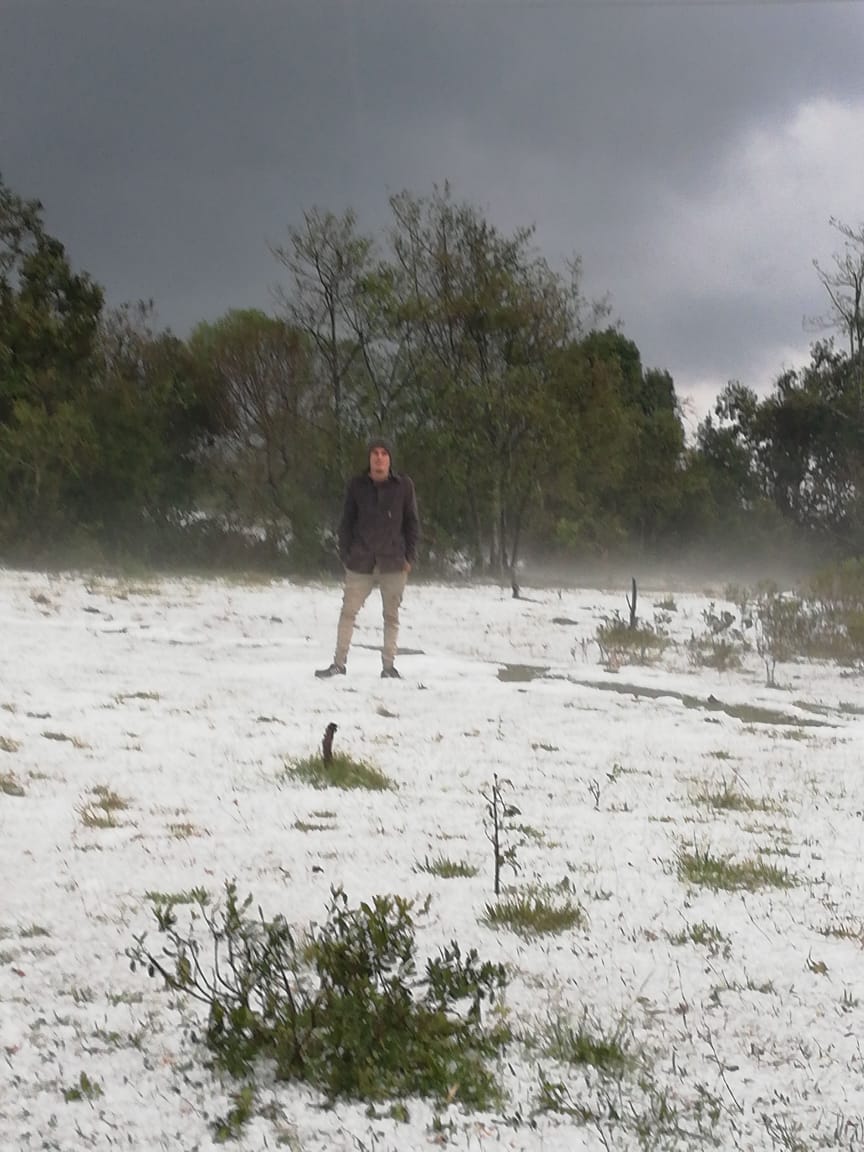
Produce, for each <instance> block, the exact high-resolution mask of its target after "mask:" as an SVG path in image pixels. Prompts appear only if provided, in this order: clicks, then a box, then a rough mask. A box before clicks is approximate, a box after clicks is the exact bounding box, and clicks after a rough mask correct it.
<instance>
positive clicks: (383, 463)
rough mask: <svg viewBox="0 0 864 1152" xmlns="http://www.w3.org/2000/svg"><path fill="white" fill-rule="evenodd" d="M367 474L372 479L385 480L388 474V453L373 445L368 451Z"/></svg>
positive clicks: (384, 449)
mask: <svg viewBox="0 0 864 1152" xmlns="http://www.w3.org/2000/svg"><path fill="white" fill-rule="evenodd" d="M369 475H370V476H371V477H372V479H373V480H386V479H387V477H388V476H389V475H390V453H389V452H388V451H387V449H386V448H379V447H375V448H373V449H372V450H371V452H370V453H369Z"/></svg>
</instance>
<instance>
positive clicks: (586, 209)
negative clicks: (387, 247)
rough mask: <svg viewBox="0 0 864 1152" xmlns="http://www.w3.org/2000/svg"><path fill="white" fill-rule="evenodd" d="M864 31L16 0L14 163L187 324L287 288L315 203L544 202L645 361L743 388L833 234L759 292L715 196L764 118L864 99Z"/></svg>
mask: <svg viewBox="0 0 864 1152" xmlns="http://www.w3.org/2000/svg"><path fill="white" fill-rule="evenodd" d="M862 48H864V13H862V9H861V8H860V7H859V6H857V5H855V4H845V5H844V4H839V3H838V4H830V3H824V2H820V3H818V4H817V3H809V4H807V3H802V4H792V5H781V4H768V5H766V4H754V5H751V6H748V5H744V4H734V5H731V6H729V5H725V6H724V5H722V4H710V5H707V6H706V5H700V4H699V3H698V2H694V4H693V5H691V6H682V5H668V6H663V5H657V4H650V5H649V6H647V7H642V8H640V7H639V5H638V4H635V3H634V4H623V5H622V4H618V3H616V2H615V0H609V2H608V3H607V4H606V5H605V6H600V5H597V4H588V5H584V4H579V3H578V0H577V2H576V3H567V2H566V0H561V2H560V3H549V4H543V3H535V2H532V0H524V2H521V3H520V2H507V0H502V2H501V3H493V2H492V0H486V2H482V0H462V2H458V0H454V2H446V0H445V2H440V0H427V2H423V3H421V2H412V0H393V2H383V0H341V2H340V0H314V2H313V0H307V2H304V3H291V2H280V3H275V2H266V3H265V2H263V0H252V2H249V3H241V2H240V0H236V2H233V3H227V2H220V0H208V2H206V3H205V2H203V0H200V2H193V0H185V2H184V0H171V2H169V0H150V2H149V3H146V4H145V3H143V2H141V3H137V2H134V0H125V2H124V0H114V2H111V3H109V2H108V0H104V2H96V0H78V2H76V3H70V2H69V0H3V3H2V7H0V109H2V113H0V173H2V175H3V177H4V179H5V180H6V182H7V183H8V184H9V185H10V186H11V187H12V188H13V189H14V190H15V191H18V192H20V193H22V194H24V195H27V196H36V197H38V198H40V199H41V200H42V201H43V202H44V204H45V207H46V216H47V220H48V224H49V227H50V228H51V229H52V230H53V231H54V232H55V233H56V234H57V235H58V236H59V237H60V238H61V239H62V240H63V241H64V243H66V245H67V247H68V249H69V251H70V253H71V254H72V256H73V258H74V260H75V261H76V262H77V263H78V264H79V265H81V266H83V267H85V268H87V269H88V270H89V271H90V272H91V273H92V274H93V275H94V276H96V278H97V279H99V280H100V281H101V282H102V283H103V284H105V285H106V287H107V288H108V291H109V296H110V298H111V300H112V301H114V302H119V301H121V300H125V299H137V298H139V297H151V296H152V297H154V298H155V300H156V302H157V305H158V308H159V314H160V317H161V319H162V320H163V321H164V322H165V323H168V324H171V325H172V326H174V327H175V328H177V329H178V330H180V331H185V330H187V329H188V327H189V326H191V325H192V324H193V323H194V322H195V321H197V320H199V319H212V318H214V317H215V316H217V315H219V314H220V313H221V312H223V311H225V310H226V309H227V308H229V307H237V306H245V305H259V306H263V307H270V306H271V298H270V295H269V289H270V287H271V285H272V284H273V283H274V282H276V281H277V280H278V279H279V276H280V271H279V268H278V265H277V264H276V262H275V261H274V259H273V257H272V255H271V254H270V252H269V250H268V244H271V243H274V242H279V241H280V240H282V239H283V238H284V234H285V229H286V227H287V226H288V225H289V224H291V223H295V222H297V221H298V219H299V217H300V215H301V213H302V211H303V210H304V209H307V208H310V207H312V206H313V205H319V206H321V207H325V208H332V209H334V210H341V209H343V208H345V207H348V206H352V207H354V208H355V209H356V210H357V211H358V214H359V217H360V220H361V223H362V224H363V225H364V226H366V227H370V228H375V229H377V228H380V227H382V226H384V225H385V223H386V220H387V197H388V195H389V194H391V193H393V192H396V191H399V190H401V189H402V188H404V187H408V188H410V189H411V190H412V191H415V192H418V193H421V194H423V193H427V192H429V191H430V190H431V187H432V184H433V183H434V182H438V183H441V182H443V181H444V180H445V179H449V180H450V181H451V182H452V185H453V188H454V192H455V193H456V195H457V196H459V197H464V198H467V199H470V200H472V201H474V202H476V203H478V204H479V205H480V206H481V207H483V208H484V209H486V210H487V211H488V212H489V213H490V215H491V216H492V218H493V219H494V220H495V221H496V222H498V223H500V224H501V225H502V226H503V227H505V228H512V227H516V226H518V225H522V224H530V223H536V225H537V242H538V244H539V245H540V246H541V248H542V249H543V251H544V252H545V253H546V254H547V255H548V256H549V257H550V259H551V260H552V261H553V262H555V261H558V260H560V259H563V258H564V257H567V256H570V255H573V254H581V255H582V256H583V258H584V266H585V273H586V287H588V288H589V289H590V290H591V291H592V292H594V293H595V294H598V295H599V294H602V293H604V292H606V291H608V292H610V293H611V295H612V299H613V303H614V305H615V312H616V314H617V315H618V316H620V318H621V319H622V321H623V323H624V328H625V332H627V334H629V335H631V336H632V337H633V338H634V339H635V340H636V341H637V343H638V344H639V346H640V348H642V349H643V354H644V357H645V359H646V362H648V363H650V364H655V365H658V366H664V367H670V369H672V370H673V372H674V374H675V375H676V380H678V381H679V387H681V388H683V389H684V390H685V391H686V389H687V386H688V381H689V380H693V381H696V382H704V381H708V380H715V379H716V380H717V381H718V387H719V386H722V383H723V382H724V381H725V379H726V378H729V377H731V376H738V375H745V376H746V373H747V371H748V370H750V369H752V367H753V365H756V364H760V363H764V362H765V360H766V356H768V357H769V358H770V353H771V350H772V349H773V348H780V347H782V346H789V345H791V344H793V343H795V342H796V340H797V341H799V342H800V343H803V344H806V339H804V338H803V337H802V333H801V324H800V318H801V314H802V313H803V312H804V311H807V310H810V311H813V310H814V309H815V302H816V300H817V299H818V285H817V283H816V281H815V277H814V276H813V275H812V270H811V269H810V268H809V261H810V257H811V256H814V255H819V256H824V254H825V250H824V245H825V244H826V243H830V236H828V235H827V234H826V233H825V231H824V230H823V231H822V232H821V233H819V234H817V232H818V229H817V228H816V225H815V223H814V231H813V235H812V237H810V236H805V237H801V238H800V241H799V242H800V246H801V247H800V251H798V249H797V248H796V253H795V257H796V259H798V262H799V263H800V265H801V277H800V279H798V278H796V277H792V278H789V277H786V279H785V281H783V280H781V282H780V283H779V284H775V285H773V286H772V287H771V289H770V292H766V291H765V290H764V286H763V290H762V291H760V290H758V289H759V284H758V278H756V279H755V280H754V277H753V276H752V275H751V270H750V269H748V268H747V267H746V266H745V265H746V246H744V247H745V251H744V252H743V253H742V252H740V251H739V250H738V249H739V247H740V246H739V245H738V244H737V243H736V242H735V237H736V235H737V228H736V219H735V213H734V211H732V212H731V214H730V219H729V220H728V221H725V220H724V221H723V227H724V228H726V229H727V232H725V233H724V232H723V230H722V228H721V227H719V225H718V226H714V227H712V228H711V229H708V230H706V232H705V233H704V235H703V232H702V230H701V225H700V222H699V221H700V211H701V206H702V205H703V204H706V205H712V206H713V207H712V208H711V211H712V212H713V213H714V215H715V217H716V215H717V202H718V195H719V196H720V198H721V202H722V198H723V197H724V196H725V197H726V198H727V199H728V202H729V203H730V204H734V203H735V202H736V197H737V195H738V194H739V191H740V189H738V188H737V187H735V186H734V180H732V181H730V176H729V171H730V169H729V167H728V166H729V164H730V163H732V162H733V159H734V157H735V155H736V150H737V149H738V148H739V146H740V142H741V141H742V140H743V139H745V138H746V136H747V134H748V133H752V132H753V131H756V130H758V131H762V132H764V133H766V134H767V135H768V136H769V137H770V135H771V133H772V131H774V130H775V129H776V130H778V131H779V130H780V129H781V127H782V125H783V124H784V123H785V122H787V121H788V120H789V119H790V118H792V117H794V115H795V112H796V110H797V108H798V107H799V106H800V105H801V104H802V103H804V102H806V101H813V100H814V99H817V98H821V99H824V100H829V101H835V102H837V103H838V104H843V103H844V102H847V103H848V102H854V101H860V100H861V99H862V86H861V83H860V80H859V76H860V59H861V54H862ZM733 170H734V171H739V169H735V168H734V167H733ZM853 175H854V174H853ZM742 179H746V175H745V177H742ZM816 179H817V180H818V179H819V176H818V174H817V176H816ZM847 179H848V175H847ZM858 179H859V183H858V192H859V193H864V175H861V173H860V170H859V173H858ZM724 181H725V182H727V184H728V187H726V186H724ZM766 183H767V182H766ZM718 189H719V190H720V191H719V192H718ZM834 191H835V189H832V188H831V182H830V180H826V188H825V202H824V211H822V212H821V216H820V219H819V221H818V223H819V224H820V225H822V226H824V225H825V223H826V222H827V219H828V217H829V216H830V215H832V213H836V212H837V205H836V200H835V199H834V198H833V193H834ZM776 192H777V190H776V189H775V188H772V187H771V186H770V185H769V186H766V187H764V188H761V189H759V190H758V194H757V195H755V197H754V196H753V195H752V194H751V196H750V199H749V204H750V209H749V211H750V213H751V216H750V218H749V219H747V220H744V219H742V220H741V222H740V229H741V230H747V229H750V230H752V231H754V232H756V233H758V232H759V224H758V223H757V221H756V219H755V217H754V215H753V213H755V212H757V209H758V207H759V205H760V197H762V198H764V212H765V214H766V217H767V218H770V216H771V213H772V210H773V211H775V212H776V208H774V209H772V205H773V204H774V203H775V196H776ZM859 201H861V202H864V196H862V195H859ZM754 205H756V208H754V207H753V206H754ZM678 213H680V214H681V215H682V216H683V217H686V224H682V225H681V228H680V247H679V246H678V222H677V214H678ZM853 223H857V220H855V221H853ZM724 237H728V238H730V239H724ZM730 240H731V242H730ZM700 245H704V246H708V247H712V251H713V249H714V248H716V252H714V259H715V260H716V261H723V260H726V261H727V262H728V264H729V267H728V269H726V270H724V277H723V279H724V284H725V287H722V288H718V285H717V284H716V283H714V282H712V277H711V276H710V275H708V272H709V271H710V267H711V261H710V259H709V260H707V261H706V254H705V253H702V254H701V255H700V257H699V260H697V261H696V270H695V271H694V265H693V261H692V259H691V257H692V255H693V254H694V253H693V250H694V249H697V248H698V247H699V246H700ZM709 255H710V254H709ZM703 263H704V267H703ZM700 268H701V269H703V274H705V275H708V281H709V282H707V283H705V282H703V281H700V278H699V275H698V274H697V273H698V270H699V269H700ZM790 279H791V280H793V281H794V283H791V282H789V281H790ZM805 282H806V283H807V285H808V288H807V289H806V290H805V289H803V287H802V286H803V285H804V284H805ZM700 284H701V287H700ZM802 291H809V292H810V293H811V295H810V297H809V304H808V305H807V306H805V301H803V300H802V298H801V293H802ZM781 367H783V365H782V364H779V363H778V365H777V370H778V371H779V369H780V368H781ZM748 382H750V383H753V384H759V385H761V384H764V383H767V381H763V380H751V381H748Z"/></svg>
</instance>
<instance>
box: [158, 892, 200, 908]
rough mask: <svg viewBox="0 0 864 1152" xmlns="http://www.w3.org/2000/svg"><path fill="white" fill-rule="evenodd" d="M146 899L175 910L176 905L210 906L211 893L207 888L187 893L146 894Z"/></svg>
mask: <svg viewBox="0 0 864 1152" xmlns="http://www.w3.org/2000/svg"><path fill="white" fill-rule="evenodd" d="M144 899H145V900H150V901H152V902H153V903H154V904H161V905H163V906H164V907H169V908H173V907H174V906H175V905H176V904H209V902H210V893H209V892H208V891H207V889H206V888H189V889H187V891H185V892H145V893H144Z"/></svg>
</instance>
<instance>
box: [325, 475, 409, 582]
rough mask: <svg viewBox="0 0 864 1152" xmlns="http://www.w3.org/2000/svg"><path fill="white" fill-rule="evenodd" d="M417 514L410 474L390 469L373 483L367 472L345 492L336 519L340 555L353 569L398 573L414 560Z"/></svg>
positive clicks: (352, 481) (347, 565)
mask: <svg viewBox="0 0 864 1152" xmlns="http://www.w3.org/2000/svg"><path fill="white" fill-rule="evenodd" d="M419 539H420V517H419V515H418V513H417V497H416V495H415V492H414V484H413V482H412V480H411V479H410V477H408V476H405V475H404V474H402V473H399V472H392V471H391V473H390V475H389V476H388V477H387V479H386V480H385V481H383V483H381V484H376V483H375V481H374V480H373V479H372V477H371V476H370V475H369V473H368V472H363V473H361V474H360V475H359V476H355V477H354V479H353V480H351V481H350V483H349V484H348V488H347V491H346V492H345V505H344V507H343V509H342V519H341V520H340V522H339V557H340V559H341V560H342V563H343V564H344V565H345V567H346V568H348V569H350V570H351V571H352V572H372V571H373V570H374V569H375V567H376V565H377V567H378V571H379V572H401V571H402V569H403V568H404V567H405V563H406V561H407V562H408V563H409V564H413V563H414V561H415V560H416V559H417V542H418V541H419Z"/></svg>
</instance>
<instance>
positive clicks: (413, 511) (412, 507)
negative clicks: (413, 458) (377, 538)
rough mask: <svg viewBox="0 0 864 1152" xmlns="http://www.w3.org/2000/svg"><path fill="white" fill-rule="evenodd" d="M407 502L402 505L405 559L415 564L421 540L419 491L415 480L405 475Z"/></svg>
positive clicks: (410, 563)
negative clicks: (418, 508) (415, 486)
mask: <svg viewBox="0 0 864 1152" xmlns="http://www.w3.org/2000/svg"><path fill="white" fill-rule="evenodd" d="M403 479H404V483H405V488H406V492H405V502H404V504H403V505H402V539H403V540H404V541H405V559H406V560H407V561H408V564H409V565H413V564H414V562H415V561H416V559H417V545H418V543H419V542H420V513H419V512H418V511H417V493H416V492H415V491H414V481H413V480H411V479H409V477H407V476H405V477H404V478H403Z"/></svg>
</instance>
